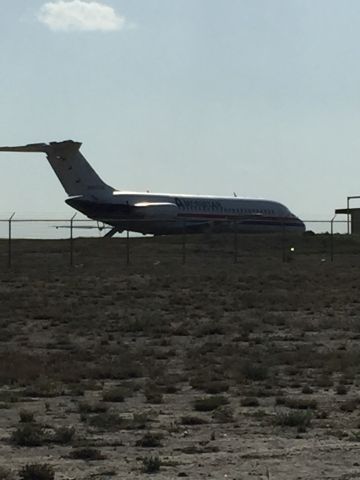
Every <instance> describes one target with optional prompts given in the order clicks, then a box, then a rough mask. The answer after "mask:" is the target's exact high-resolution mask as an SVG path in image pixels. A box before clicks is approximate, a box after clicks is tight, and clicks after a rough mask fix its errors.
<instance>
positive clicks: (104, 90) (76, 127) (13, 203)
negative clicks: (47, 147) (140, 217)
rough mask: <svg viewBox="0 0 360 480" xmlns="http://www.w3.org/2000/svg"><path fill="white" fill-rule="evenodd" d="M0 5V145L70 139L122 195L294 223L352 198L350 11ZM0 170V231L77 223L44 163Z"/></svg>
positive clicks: (354, 93) (142, 1) (298, 3)
mask: <svg viewBox="0 0 360 480" xmlns="http://www.w3.org/2000/svg"><path fill="white" fill-rule="evenodd" d="M5 3H6V7H5V8H3V9H2V14H1V16H0V87H1V88H0V108H1V110H0V145H21V144H26V143H33V142H48V141H61V140H66V139H73V140H76V141H81V142H82V143H83V146H82V153H83V154H84V155H85V157H86V158H87V159H88V161H89V162H90V163H91V164H92V166H93V167H94V168H95V170H96V171H97V172H98V173H99V174H100V176H101V177H102V178H103V179H104V180H105V181H106V182H107V183H109V184H110V185H112V186H114V187H116V188H118V189H124V190H137V191H141V190H150V191H152V192H174V193H189V194H191V193H193V194H214V195H232V194H233V192H236V193H237V195H238V196H246V197H262V198H268V199H273V200H278V201H280V202H282V203H284V204H285V205H287V206H288V207H289V208H290V210H291V211H293V212H294V213H295V214H296V215H298V216H300V217H301V218H303V219H313V218H314V219H316V218H321V219H330V218H331V217H332V216H333V212H334V209H335V208H340V207H345V206H346V197H347V195H358V194H360V135H359V131H360V129H359V127H360V66H359V58H360V55H359V53H360V52H359V50H360V29H359V22H360V2H359V1H358V0H347V1H346V2H343V1H340V0H271V1H270V0H224V1H220V0H98V1H90V0H62V1H58V0H51V1H46V0H12V1H11V2H10V1H7V2H5ZM0 168H1V175H0V185H1V186H0V218H6V217H7V216H8V215H9V214H11V213H12V212H16V216H17V217H22V218H26V217H28V218H29V217H31V216H32V217H34V216H35V217H46V216H52V217H53V216H56V217H65V218H67V217H71V215H72V213H73V211H72V209H71V208H70V207H68V206H67V205H66V204H65V203H64V200H65V198H66V194H65V192H64V191H63V189H62V187H61V184H60V183H59V181H58V180H57V178H56V176H55V174H54V173H53V171H52V170H51V168H50V166H49V164H48V163H47V161H46V158H45V156H42V155H41V154H8V153H2V154H1V156H0ZM355 205H356V204H355V202H354V206H355Z"/></svg>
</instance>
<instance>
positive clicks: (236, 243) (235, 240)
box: [234, 222, 238, 263]
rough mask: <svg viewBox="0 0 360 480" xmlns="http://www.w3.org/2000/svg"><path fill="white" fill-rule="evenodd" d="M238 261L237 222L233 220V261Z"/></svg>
mask: <svg viewBox="0 0 360 480" xmlns="http://www.w3.org/2000/svg"><path fill="white" fill-rule="evenodd" d="M237 261H238V223H237V222H235V233H234V263H237Z"/></svg>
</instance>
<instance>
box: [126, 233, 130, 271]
mask: <svg viewBox="0 0 360 480" xmlns="http://www.w3.org/2000/svg"><path fill="white" fill-rule="evenodd" d="M126 265H130V235H129V230H126Z"/></svg>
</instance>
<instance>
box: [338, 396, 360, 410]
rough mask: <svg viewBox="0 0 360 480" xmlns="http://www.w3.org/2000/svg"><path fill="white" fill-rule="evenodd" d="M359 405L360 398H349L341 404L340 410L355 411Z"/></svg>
mask: <svg viewBox="0 0 360 480" xmlns="http://www.w3.org/2000/svg"><path fill="white" fill-rule="evenodd" d="M358 405H359V399H358V398H349V399H348V400H346V401H345V402H344V403H343V404H342V405H340V410H342V411H343V412H353V411H354V410H356V408H357V407H358Z"/></svg>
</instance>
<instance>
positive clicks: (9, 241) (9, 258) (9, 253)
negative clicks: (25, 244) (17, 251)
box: [8, 212, 15, 268]
mask: <svg viewBox="0 0 360 480" xmlns="http://www.w3.org/2000/svg"><path fill="white" fill-rule="evenodd" d="M14 216H15V212H14V213H13V214H12V215H11V217H10V218H9V220H8V222H9V239H8V267H9V268H10V267H11V254H12V249H11V247H12V237H11V234H12V232H11V222H12V219H13V218H14Z"/></svg>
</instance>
